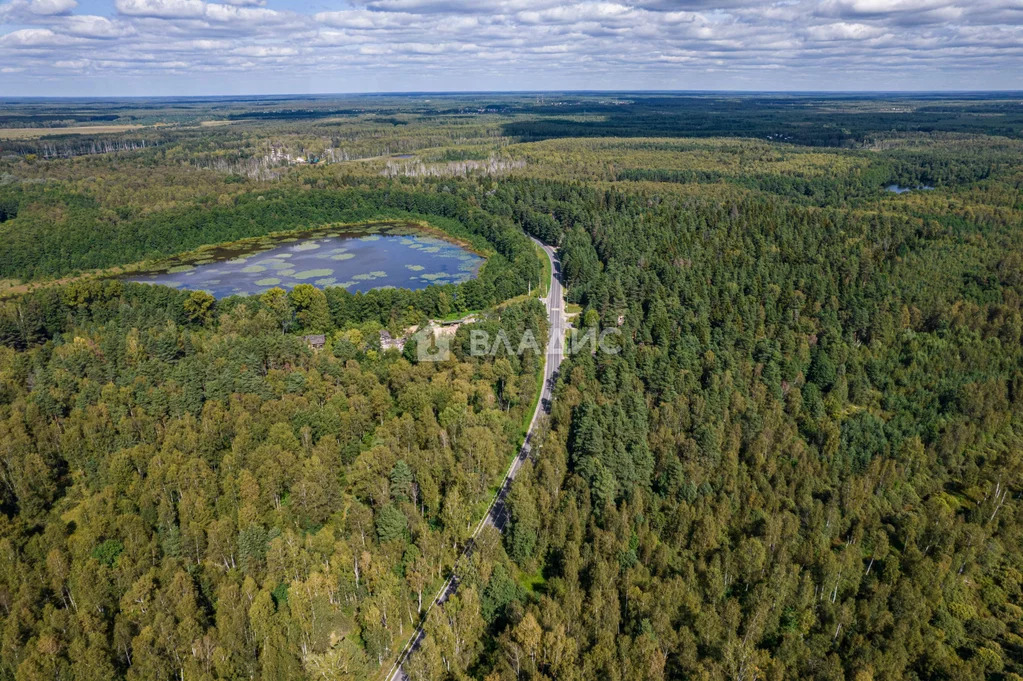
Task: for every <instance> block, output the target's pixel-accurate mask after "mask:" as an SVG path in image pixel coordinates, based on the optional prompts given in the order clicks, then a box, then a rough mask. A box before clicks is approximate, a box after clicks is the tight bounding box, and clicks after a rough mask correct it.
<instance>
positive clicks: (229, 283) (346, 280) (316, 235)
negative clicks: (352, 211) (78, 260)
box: [124, 223, 484, 298]
mask: <svg viewBox="0 0 1023 681" xmlns="http://www.w3.org/2000/svg"><path fill="white" fill-rule="evenodd" d="M483 261H484V258H482V257H481V256H479V255H477V254H475V253H473V252H471V251H468V250H466V249H465V248H462V247H461V246H459V245H458V244H455V243H453V242H452V241H448V240H446V239H442V238H439V237H437V236H434V235H432V234H429V233H427V232H425V231H423V230H422V229H421V228H419V227H418V226H416V225H414V224H403V223H386V224H374V225H370V226H366V227H356V228H352V227H348V226H346V227H334V228H323V229H318V230H311V231H307V232H297V233H291V234H288V235H285V236H277V237H263V238H260V239H252V240H247V241H244V242H239V243H235V244H231V245H229V246H218V247H213V248H210V249H206V250H204V251H202V252H201V253H199V254H198V255H193V256H190V257H187V258H185V257H183V258H177V259H172V260H167V261H164V262H163V263H161V267H160V268H159V269H154V270H150V271H147V272H136V273H132V274H131V275H127V276H125V277H124V278H125V279H126V280H128V281H137V282H142V283H147V284H163V285H164V286H173V287H175V288H181V289H189V290H196V289H198V290H203V291H208V292H209V293H211V294H213V295H214V296H215V297H217V298H224V297H226V296H230V295H252V294H258V293H262V292H263V291H266V290H268V289H271V288H274V287H275V286H276V287H280V288H283V289H292V288H294V287H295V286H296V285H298V284H312V285H313V286H316V287H317V288H323V287H326V286H343V287H345V288H346V289H348V290H349V291H353V292H354V291H368V290H370V289H375V288H386V287H394V288H408V289H420V288H425V287H427V286H429V285H430V284H457V283H460V282H463V281H466V280H467V279H471V278H473V277H475V276H476V274H477V273H478V271H479V268H480V265H482V264H483Z"/></svg>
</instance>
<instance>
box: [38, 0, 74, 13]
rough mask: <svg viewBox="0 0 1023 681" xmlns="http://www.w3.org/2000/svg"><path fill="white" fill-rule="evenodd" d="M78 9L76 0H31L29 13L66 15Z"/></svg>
mask: <svg viewBox="0 0 1023 681" xmlns="http://www.w3.org/2000/svg"><path fill="white" fill-rule="evenodd" d="M75 7H78V2H77V0H32V2H31V3H30V4H29V11H30V12H32V13H33V14H44V15H52V14H67V13H68V12H70V11H71V10H73V9H74V8H75Z"/></svg>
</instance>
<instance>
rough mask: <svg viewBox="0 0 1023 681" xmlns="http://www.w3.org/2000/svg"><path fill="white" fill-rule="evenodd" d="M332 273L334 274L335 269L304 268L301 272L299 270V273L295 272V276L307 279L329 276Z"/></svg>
mask: <svg viewBox="0 0 1023 681" xmlns="http://www.w3.org/2000/svg"><path fill="white" fill-rule="evenodd" d="M332 274H334V270H330V269H326V268H322V267H321V268H319V269H315V270H303V271H301V272H298V273H296V274H295V278H296V279H302V280H305V279H316V278H318V277H329V276H330V275H332Z"/></svg>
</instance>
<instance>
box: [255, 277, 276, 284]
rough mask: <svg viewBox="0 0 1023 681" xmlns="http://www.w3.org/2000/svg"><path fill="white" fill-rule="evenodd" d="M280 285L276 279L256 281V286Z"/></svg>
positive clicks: (265, 278) (269, 278)
mask: <svg viewBox="0 0 1023 681" xmlns="http://www.w3.org/2000/svg"><path fill="white" fill-rule="evenodd" d="M279 283H281V280H280V279H278V278H277V277H264V278H263V279H257V280H256V286H277V284H279Z"/></svg>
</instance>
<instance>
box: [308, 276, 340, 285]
mask: <svg viewBox="0 0 1023 681" xmlns="http://www.w3.org/2000/svg"><path fill="white" fill-rule="evenodd" d="M313 283H314V284H316V285H317V286H333V285H334V284H335V283H337V279H335V278H334V277H324V278H323V279H317V280H316V281H314V282H313Z"/></svg>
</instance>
